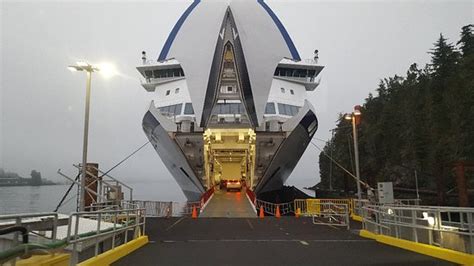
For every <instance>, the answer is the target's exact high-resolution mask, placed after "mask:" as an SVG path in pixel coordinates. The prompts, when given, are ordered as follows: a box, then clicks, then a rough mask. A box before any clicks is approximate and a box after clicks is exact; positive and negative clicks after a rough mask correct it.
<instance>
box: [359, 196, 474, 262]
mask: <svg viewBox="0 0 474 266" xmlns="http://www.w3.org/2000/svg"><path fill="white" fill-rule="evenodd" d="M362 210H363V213H362V215H363V228H364V229H365V230H368V231H369V232H372V233H375V234H382V235H387V236H391V237H395V238H399V239H404V240H408V241H413V242H416V243H423V244H428V245H435V246H439V247H442V248H446V249H451V250H455V251H459V252H464V253H469V254H474V208H458V207H437V206H412V207H409V206H395V205H367V206H364V207H363V209H362Z"/></svg>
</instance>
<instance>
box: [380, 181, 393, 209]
mask: <svg viewBox="0 0 474 266" xmlns="http://www.w3.org/2000/svg"><path fill="white" fill-rule="evenodd" d="M377 191H378V194H379V203H382V204H387V203H393V202H394V199H393V184H392V182H379V183H377Z"/></svg>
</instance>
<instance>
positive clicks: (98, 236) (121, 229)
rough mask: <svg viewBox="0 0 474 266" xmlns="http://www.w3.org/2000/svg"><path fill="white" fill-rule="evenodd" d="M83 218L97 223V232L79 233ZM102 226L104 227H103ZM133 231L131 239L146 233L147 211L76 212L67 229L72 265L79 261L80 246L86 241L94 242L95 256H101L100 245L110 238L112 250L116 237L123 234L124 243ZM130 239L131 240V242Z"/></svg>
mask: <svg viewBox="0 0 474 266" xmlns="http://www.w3.org/2000/svg"><path fill="white" fill-rule="evenodd" d="M81 218H88V219H93V220H95V221H97V225H96V230H94V231H91V232H87V233H85V234H84V233H82V234H80V233H79V228H80V227H81V224H80V223H81V222H80V221H81ZM101 225H102V227H101ZM131 230H133V235H132V237H131V239H135V238H137V237H139V236H141V235H143V234H144V233H145V209H140V208H135V209H121V210H106V211H94V212H75V213H72V214H71V215H70V216H69V224H68V228H67V237H66V239H67V243H68V244H71V245H72V250H71V252H72V254H71V255H72V256H71V265H75V264H76V263H77V262H78V261H79V250H78V244H79V243H80V242H82V243H83V242H85V241H94V242H95V243H94V256H97V255H99V244H100V242H102V241H103V240H104V238H107V237H109V236H111V237H112V239H111V249H113V248H115V246H116V237H117V235H119V234H122V233H123V243H121V244H125V243H127V242H128V240H129V234H128V232H129V231H131ZM131 239H130V240H131Z"/></svg>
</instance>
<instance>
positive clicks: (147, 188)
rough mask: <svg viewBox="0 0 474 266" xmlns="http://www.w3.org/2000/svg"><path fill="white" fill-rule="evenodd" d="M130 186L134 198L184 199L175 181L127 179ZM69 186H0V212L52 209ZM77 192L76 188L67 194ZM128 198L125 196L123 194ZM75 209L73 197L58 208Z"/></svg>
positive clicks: (63, 209) (62, 211) (68, 211)
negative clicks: (136, 180) (132, 180)
mask: <svg viewBox="0 0 474 266" xmlns="http://www.w3.org/2000/svg"><path fill="white" fill-rule="evenodd" d="M127 184H128V185H129V186H131V187H132V188H133V198H134V199H141V200H157V201H177V202H184V201H186V198H185V196H184V194H183V193H182V192H181V189H180V188H179V186H178V185H177V184H176V181H174V180H153V181H146V182H129V183H127ZM68 188H69V185H54V186H38V187H32V186H25V187H0V215H2V214H12V213H31V212H51V211H53V210H54V209H55V208H56V206H57V205H58V203H59V201H60V200H61V198H62V197H63V195H64V193H65V192H66V190H67V189H68ZM75 195H76V188H73V189H72V190H71V192H70V193H69V197H68V198H71V197H72V196H75ZM126 197H128V195H127V196H126ZM75 209H76V200H75V197H74V198H72V199H71V200H69V202H68V203H66V204H65V205H64V206H63V207H61V208H60V209H59V212H61V213H66V214H68V213H70V212H73V211H75Z"/></svg>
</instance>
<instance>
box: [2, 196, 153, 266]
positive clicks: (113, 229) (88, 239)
mask: <svg viewBox="0 0 474 266" xmlns="http://www.w3.org/2000/svg"><path fill="white" fill-rule="evenodd" d="M128 206H132V207H133V205H128ZM134 206H136V205H134ZM109 207H110V206H109ZM63 218H64V219H63ZM63 218H61V219H60V215H59V214H58V213H55V212H52V213H32V214H13V215H0V226H3V227H6V226H23V227H25V228H26V229H27V233H28V234H30V235H34V236H36V237H38V238H39V239H35V240H34V241H31V240H30V243H23V244H21V243H19V232H14V233H13V238H12V245H11V246H10V247H8V249H6V250H0V264H1V263H4V262H7V261H12V260H14V259H15V258H16V257H18V256H25V255H27V256H28V255H31V254H35V253H38V252H40V253H50V252H54V251H55V250H58V249H64V248H65V249H70V250H71V253H72V257H71V265H76V264H77V262H78V261H79V252H81V251H83V250H84V248H88V247H89V246H90V245H92V246H94V248H95V251H94V255H95V256H97V255H98V254H99V253H100V252H99V246H100V245H101V243H102V242H103V241H106V240H107V239H111V245H110V246H111V248H114V247H115V246H116V245H117V244H124V243H127V242H128V240H131V239H135V238H136V237H138V236H141V235H143V234H144V233H145V209H141V208H136V207H134V208H131V209H123V208H122V209H117V210H110V209H107V210H104V209H103V210H100V211H92V212H75V213H71V214H70V215H69V217H67V216H64V217H63ZM83 218H87V219H83ZM66 221H67V225H66ZM61 225H64V226H67V228H63V229H61V230H60V231H59V232H62V235H63V237H64V238H58V227H59V226H61ZM91 226H92V227H95V228H91ZM129 231H133V235H131V236H129ZM118 235H123V237H122V236H121V237H120V241H116V237H117V236H118ZM79 244H80V246H79ZM13 263H14V262H13Z"/></svg>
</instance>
